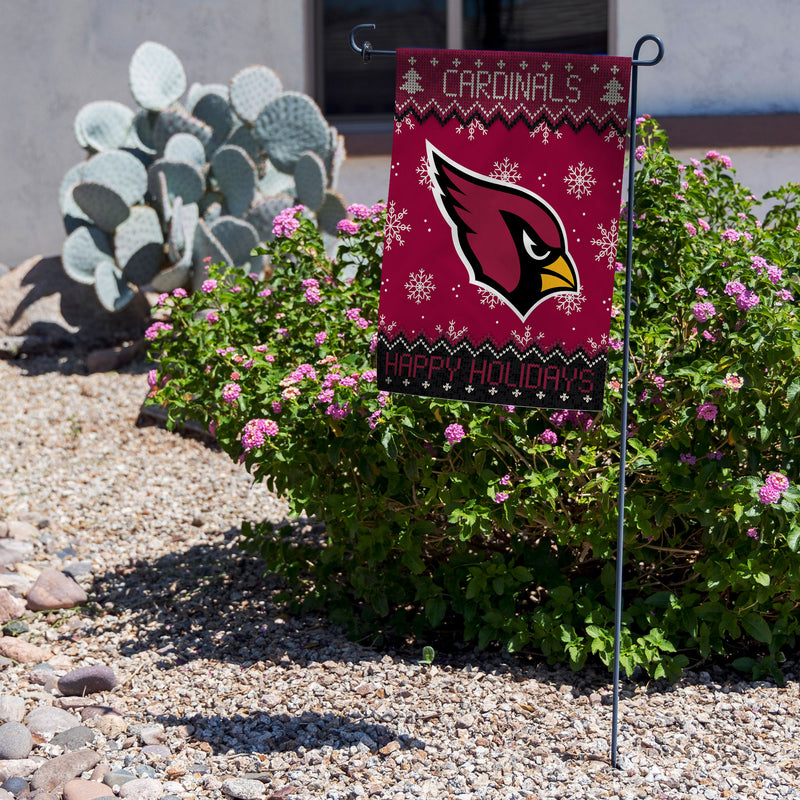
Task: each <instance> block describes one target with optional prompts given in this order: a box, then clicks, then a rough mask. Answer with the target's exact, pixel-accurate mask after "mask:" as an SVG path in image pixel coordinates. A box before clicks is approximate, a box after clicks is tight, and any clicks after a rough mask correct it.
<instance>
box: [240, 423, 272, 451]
mask: <svg viewBox="0 0 800 800" xmlns="http://www.w3.org/2000/svg"><path fill="white" fill-rule="evenodd" d="M278 430H279V428H278V423H277V422H275V420H273V419H251V420H250V421H249V422H248V423H247V424H246V425H245V426H244V428H242V447H243V448H244V450H245V452H248V451H250V450H252V449H253V448H255V447H261V445H262V444H264V437H265V436H277V434H278Z"/></svg>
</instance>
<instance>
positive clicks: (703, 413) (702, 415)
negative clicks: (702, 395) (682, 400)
mask: <svg viewBox="0 0 800 800" xmlns="http://www.w3.org/2000/svg"><path fill="white" fill-rule="evenodd" d="M718 411H719V409H718V408H717V406H715V405H714V403H701V404H700V405H699V406H697V418H698V419H705V420H708V421H711V420H713V419H716V416H717V412H718Z"/></svg>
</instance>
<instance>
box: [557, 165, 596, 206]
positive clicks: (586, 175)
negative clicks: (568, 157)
mask: <svg viewBox="0 0 800 800" xmlns="http://www.w3.org/2000/svg"><path fill="white" fill-rule="evenodd" d="M593 171H594V170H593V169H592V167H586V166H584V164H583V161H579V162H578V166H577V167H576V166H574V165H573V166H571V167H570V168H569V172H568V173H567V174H566V175H565V176H564V183H566V184H567V187H568V188H567V194H574V195H575V197H577V198H578V200H580V199H581V197H582V196H583V195H586V197H588V196H589V195H590V194H591V193H592V186H594V185H595V184H596V183H597V181H596V180H595V178H594V176H593V175H592V172H593Z"/></svg>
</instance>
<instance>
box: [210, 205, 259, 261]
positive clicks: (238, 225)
mask: <svg viewBox="0 0 800 800" xmlns="http://www.w3.org/2000/svg"><path fill="white" fill-rule="evenodd" d="M209 230H210V231H211V233H212V234H213V235H214V236H215V237H216V238H217V240H218V241H219V243H220V244H221V245H222V246H223V248H225V252H226V253H228V254H229V255H230V257H231V258H232V259H233V263H234V264H236V265H237V266H239V265H241V264H245V263H246V262H247V261H248V260H249V258H250V251H251V250H252V249H253V248H254V247H255V246H256V245H257V244H258V233H256V229H255V228H254V227H253V226H252V225H251V224H250V223H249V222H245V221H244V220H243V219H238V218H237V217H231V216H227V215H225V216H222V217H219V218H217V219H216V220H214V222H213V223H212V224H211V225H210V226H209Z"/></svg>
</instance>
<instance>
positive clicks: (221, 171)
mask: <svg viewBox="0 0 800 800" xmlns="http://www.w3.org/2000/svg"><path fill="white" fill-rule="evenodd" d="M211 169H212V171H213V173H214V177H215V178H216V181H217V185H218V186H219V190H220V192H222V194H223V195H224V196H225V205H226V206H227V207H228V212H229V213H230V214H233V215H234V216H236V217H241V216H242V215H243V214H244V213H245V212H246V211H247V209H248V208H250V203H251V202H252V200H253V193H254V192H255V188H256V178H257V176H258V173H257V172H256V165H255V164H254V163H253V161H252V159H251V158H250V156H249V155H247V152H246V151H245V150H244V149H242V148H241V147H236V146H235V145H225V146H223V147H220V148H219V150H217V152H216V153H214V156H213V158H212V159H211Z"/></svg>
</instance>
